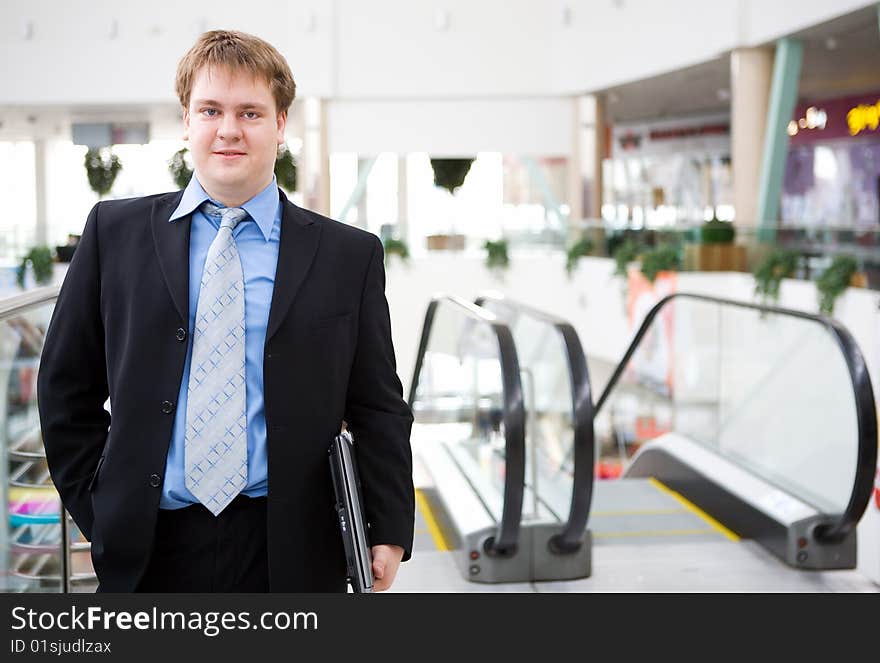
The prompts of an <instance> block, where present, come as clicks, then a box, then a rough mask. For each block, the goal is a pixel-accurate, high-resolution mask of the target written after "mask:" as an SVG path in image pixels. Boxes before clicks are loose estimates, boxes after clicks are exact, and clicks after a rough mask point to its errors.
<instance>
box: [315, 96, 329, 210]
mask: <svg viewBox="0 0 880 663" xmlns="http://www.w3.org/2000/svg"><path fill="white" fill-rule="evenodd" d="M320 111H321V112H320V129H319V134H318V136H319V141H320V162H319V163H320V168H319V170H318V209H317V210H316V211H317V212H318V213H320V214H323V215H324V216H330V140H329V132H328V131H327V101H326V100H325V99H321V100H320Z"/></svg>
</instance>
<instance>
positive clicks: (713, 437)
mask: <svg viewBox="0 0 880 663" xmlns="http://www.w3.org/2000/svg"><path fill="white" fill-rule="evenodd" d="M596 416H597V422H596V427H597V431H601V432H602V433H601V434H600V438H601V441H600V449H601V450H602V453H605V454H610V455H613V454H614V453H616V450H618V449H625V450H626V453H627V455H631V454H632V452H634V451H635V450H636V449H637V448H638V447H639V446H640V445H641V444H642V443H644V442H646V441H647V440H649V439H652V438H654V437H657V436H659V435H662V434H663V433H665V432H675V433H679V434H683V435H686V436H687V437H688V438H690V439H691V440H693V441H695V442H697V443H699V444H701V445H703V446H705V447H706V448H708V449H710V450H711V451H713V452H715V453H717V454H720V455H722V456H723V457H725V458H726V459H728V460H729V461H732V462H734V463H735V464H737V465H738V466H740V467H742V468H744V469H746V470H747V471H748V472H750V473H751V474H753V475H756V476H758V477H760V478H762V479H764V480H765V481H766V482H768V483H769V484H771V485H773V486H775V487H777V488H779V489H781V490H782V491H784V492H786V493H787V494H789V495H792V496H794V497H797V498H799V499H800V500H801V501H802V502H804V503H806V504H809V505H811V506H813V507H814V508H815V509H816V510H818V511H819V512H820V513H822V514H824V515H826V516H828V517H829V518H828V520H827V521H826V522H827V523H828V524H827V525H826V526H825V527H824V528H823V531H822V533H821V534H822V535H823V536H824V537H827V540H833V539H835V538H839V537H841V536H843V535H845V534H848V533H849V532H850V531H851V530H852V529H853V528H854V527H855V524H856V523H857V522H858V520H859V518H860V517H861V515H862V513H863V512H864V509H865V507H866V506H867V504H868V500H869V498H870V494H871V489H872V485H873V476H874V471H875V466H876V459H877V421H876V411H875V404H874V397H873V392H872V389H871V382H870V378H869V376H868V371H867V367H866V365H865V361H864V357H863V356H862V354H861V352H860V351H859V349H858V346H857V345H856V343H855V342H854V340H853V339H852V337H851V335H850V334H849V332H848V331H847V330H846V329H845V328H843V327H842V326H841V325H839V324H838V323H836V322H834V321H832V320H829V319H827V318H824V317H821V316H815V315H809V314H805V313H801V312H797V311H790V310H785V309H780V308H773V307H760V306H755V305H751V304H745V303H742V302H735V301H728V300H721V299H715V298H711V297H703V296H698V295H688V294H678V295H671V296H669V297H666V298H664V299H662V300H661V301H660V302H659V303H658V304H656V305H655V306H654V307H653V308H652V309H651V311H650V312H649V313H648V315H647V316H646V318H645V320H644V322H643V323H642V326H641V327H640V329H639V330H638V332H637V334H636V337H635V339H634V340H633V342H632V344H631V345H630V348H629V350H628V351H627V353H626V355H625V357H624V359H623V361H621V362H620V364H619V365H618V366H617V368H616V369H615V372H614V374H613V375H612V377H611V379H610V381H609V383H608V386H607V387H606V388H605V390H604V391H603V393H602V395H601V396H600V398H599V400H598V401H597V403H596ZM624 462H626V461H625V460H624Z"/></svg>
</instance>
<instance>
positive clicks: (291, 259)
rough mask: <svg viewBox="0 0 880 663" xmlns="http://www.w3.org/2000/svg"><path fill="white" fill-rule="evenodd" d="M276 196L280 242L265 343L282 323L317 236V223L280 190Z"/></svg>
mask: <svg viewBox="0 0 880 663" xmlns="http://www.w3.org/2000/svg"><path fill="white" fill-rule="evenodd" d="M279 193H280V194H281V204H282V205H283V211H282V215H281V240H280V246H279V249H278V267H277V268H276V270H275V288H274V290H273V292H272V306H271V308H270V309H269V325H268V328H267V330H266V340H267V341H268V340H269V339H270V338H272V336H273V335H274V334H275V332H277V331H278V328H279V327H280V326H281V323H282V322H284V318H285V317H286V316H287V312H288V310H289V309H290V305H291V304H292V303H293V300H294V299H295V298H296V293H297V292H298V291H299V288H300V286H301V285H302V283H303V281H304V280H305V278H306V274H308V271H309V267H311V265H312V261H313V260H314V259H315V254H316V253H317V250H318V241H319V239H320V237H321V224H320V223H316V222H315V220H314V219H312V218H310V217H309V216H307V215H305V214H303V212H302V211H301V210H300V209H299V208H298V207H297V206H296V205H294V204H293V203H291V202H290V201H288V200H287V196H285V195H284V192H282V191H281V190H280V189H279Z"/></svg>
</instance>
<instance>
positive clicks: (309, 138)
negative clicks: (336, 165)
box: [303, 98, 330, 216]
mask: <svg viewBox="0 0 880 663" xmlns="http://www.w3.org/2000/svg"><path fill="white" fill-rule="evenodd" d="M304 110H305V113H304V114H305V130H304V135H303V154H304V159H303V160H304V162H305V163H304V166H305V167H304V169H303V170H305V172H304V173H303V175H304V177H305V181H304V182H303V204H304V205H305V207H307V208H308V209H311V210H314V211H315V212H318V213H319V214H323V215H325V216H329V215H330V154H329V152H328V141H327V102H326V101H325V100H323V99H316V98H311V99H306V100H305V108H304Z"/></svg>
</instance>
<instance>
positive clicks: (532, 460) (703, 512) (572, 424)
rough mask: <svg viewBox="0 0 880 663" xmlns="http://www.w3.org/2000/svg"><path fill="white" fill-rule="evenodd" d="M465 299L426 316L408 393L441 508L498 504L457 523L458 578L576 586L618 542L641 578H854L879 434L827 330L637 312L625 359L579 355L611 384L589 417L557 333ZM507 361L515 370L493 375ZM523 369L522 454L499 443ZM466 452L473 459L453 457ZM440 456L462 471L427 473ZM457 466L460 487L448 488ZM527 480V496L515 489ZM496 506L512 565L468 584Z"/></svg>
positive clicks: (779, 316)
mask: <svg viewBox="0 0 880 663" xmlns="http://www.w3.org/2000/svg"><path fill="white" fill-rule="evenodd" d="M451 301H453V300H452V299H451V298H447V300H446V301H445V304H444V305H445V306H450V305H451V304H450V303H449V302H451ZM477 303H478V304H479V306H477V307H475V308H469V311H468V316H470V317H471V318H472V320H470V321H464V320H460V321H459V324H451V323H450V322H449V321H448V320H449V316H444V318H445V319H446V322H443V323H441V324H440V325H437V326H436V327H434V326H433V324H432V323H434V322H436V319H432V315H431V314H430V310H431V309H430V308H429V315H428V316H426V322H425V327H424V329H423V336H422V345H421V347H420V352H419V359H418V362H417V368H416V372H415V375H414V379H413V382H412V385H413V386H412V392H411V394H410V403H411V405H412V406H413V409H414V414H415V426H414V429H413V443H414V450H416V451H417V453H420V454H421V455H422V457H423V458H425V459H426V462H427V465H428V467H429V471H430V472H431V473H432V475H434V479H435V485H436V488H437V490H438V491H439V492H441V493H442V496H441V497H440V498H439V502H440V506H441V507H443V508H445V509H446V510H447V511H449V512H451V513H453V514H455V513H456V512H458V511H461V512H463V513H465V514H469V515H473V514H474V513H475V512H476V511H478V509H477V508H476V506H475V505H474V504H470V505H468V506H465V505H464V501H462V502H460V500H464V498H462V495H465V494H467V495H469V496H470V497H468V498H467V500H471V499H472V496H473V495H483V494H490V493H491V495H492V497H491V498H485V497H483V498H480V497H478V498H476V502H482V503H483V508H484V510H485V512H486V513H488V514H490V515H489V517H488V522H487V523H483V524H482V525H483V529H479V528H471V529H468V528H467V527H465V530H464V531H465V532H466V534H465V536H464V537H461V536H458V538H457V541H456V542H455V545H454V546H453V548H454V552H453V555H454V556H455V557H456V559H457V560H458V562H459V563H458V566H459V568H460V569H461V570H462V572H463V573H464V575H465V577H467V578H468V579H469V580H474V581H481V582H514V581H530V580H558V579H564V578H569V579H573V578H583V577H586V576H589V575H590V574H591V572H592V568H591V557H592V555H591V553H590V548H591V547H593V546H599V548H597V550H602V547H603V546H612V547H613V550H614V551H615V552H614V555H615V557H617V558H619V559H627V560H630V563H631V564H637V565H640V566H642V567H644V565H645V564H651V563H652V560H650V559H644V558H641V559H639V561H638V562H636V561H635V560H636V559H638V557H639V553H641V552H644V551H649V553H648V554H650V555H654V556H655V557H657V558H660V557H663V558H667V559H673V558H679V559H682V560H684V559H689V560H692V561H694V562H695V564H694V565H695V566H696V567H699V566H700V564H701V563H703V562H706V561H709V562H710V563H712V562H713V561H714V560H715V559H717V558H719V556H720V557H723V558H724V559H726V560H736V559H738V560H747V559H748V558H749V557H755V556H756V555H757V556H759V557H760V556H762V555H764V554H765V552H764V551H769V553H771V554H772V556H774V557H776V558H778V559H780V560H782V561H783V562H785V563H786V564H787V565H789V566H791V567H792V568H795V569H814V570H832V569H852V568H854V567H855V565H856V546H855V526H856V523H857V522H858V521H859V519H860V518H861V515H862V513H863V512H864V510H865V508H866V505H867V503H868V499H869V497H870V494H871V489H872V484H873V475H874V468H875V466H876V458H877V456H876V454H877V427H876V413H875V406H874V399H873V393H872V390H871V384H870V379H869V377H868V373H867V369H866V366H865V363H864V358H863V357H862V355H861V353H860V351H859V349H858V347H857V346H856V344H855V342H854V341H853V339H852V337H851V336H850V335H849V333H848V332H847V331H846V330H845V329H844V328H843V327H841V326H840V325H839V324H837V323H836V322H834V321H831V320H829V319H827V318H824V317H821V316H815V315H810V314H805V313H801V312H797V311H790V310H784V309H779V308H774V307H766V306H756V305H751V304H745V303H742V302H735V301H729V300H722V299H717V298H712V297H704V296H697V295H687V294H678V295H672V296H670V297H667V298H665V299H663V300H662V301H660V302H659V303H658V304H657V305H656V306H655V307H654V308H653V309H652V310H651V311H650V312H649V313H648V315H647V316H646V318H645V320H644V322H643V323H642V326H641V328H640V329H639V330H638V332H637V333H636V335H635V337H634V338H633V340H632V342H631V344H630V346H629V348H628V350H627V351H626V353H625V355H624V357H623V359H622V360H621V361H620V362H619V363H617V364H610V366H608V365H606V366H602V365H601V364H602V362H598V361H596V360H595V359H593V358H589V359H588V360H587V362H586V364H587V365H589V367H590V374H592V375H593V376H594V380H596V377H597V376H598V380H597V383H599V384H603V385H604V389H603V391H602V393H601V395H600V396H599V398H598V400H596V404H595V408H594V407H593V406H592V398H591V397H590V381H589V378H588V377H587V376H588V371H587V365H584V357H583V353H582V351H581V350H580V343H579V342H578V340H577V334H575V333H574V330H573V329H571V327H570V325H566V324H565V323H564V322H563V321H561V320H558V319H556V318H554V317H553V316H549V315H547V314H545V313H542V312H540V311H537V310H535V309H533V308H530V307H527V306H523V305H522V304H519V303H517V302H515V301H512V300H509V299H505V298H500V297H492V296H484V297H481V298H479V299H478V300H477ZM440 305H441V304H439V303H438V302H436V301H435V302H433V303H432V305H431V306H432V307H437V306H440ZM455 305H457V306H459V307H461V308H465V307H469V305H467V304H465V303H462V302H460V301H458V302H456V304H455ZM435 310H436V308H435ZM477 319H480V320H482V322H481V323H480V324H477V323H476V322H474V321H476V320H477ZM481 325H485V326H486V327H485V328H486V329H490V328H498V327H499V326H500V327H503V328H505V329H506V331H505V332H504V334H505V336H509V338H510V339H512V340H513V341H514V343H513V347H512V348H510V347H507V348H506V349H505V350H504V352H499V347H500V345H501V344H500V341H499V340H498V338H499V337H493V335H492V334H490V333H488V332H486V333H484V334H482V335H481V334H479V333H477V332H476V329H477V328H478V327H479V326H481ZM432 339H434V340H433V341H432ZM508 345H509V344H508ZM504 353H506V354H508V355H511V356H515V357H516V360H515V361H508V365H507V366H506V367H504V368H502V367H501V364H503V363H504V362H503V361H502V360H501V359H500V358H499V354H504ZM428 364H430V365H431V369H430V371H429V372H428V373H425V370H424V369H425V366H426V365H428ZM594 367H596V368H597V370H595V371H594V370H593V368H594ZM517 368H518V372H519V385H518V388H519V392H517V393H518V397H517V398H516V399H514V400H515V401H517V402H518V401H522V417H523V420H524V426H523V429H522V433H521V435H522V439H523V445H522V448H521V451H520V448H519V447H517V452H516V455H513V456H511V455H507V453H508V452H509V451H510V447H509V446H508V445H507V444H503V443H499V441H500V440H501V439H503V436H504V435H505V434H506V433H507V430H506V429H505V427H504V426H503V425H501V426H499V425H498V424H499V422H501V421H502V419H503V418H502V417H501V416H500V412H502V411H507V410H508V409H509V408H510V407H512V404H511V403H510V402H508V401H506V400H505V392H504V389H502V388H501V387H500V385H501V383H502V382H503V380H502V379H501V378H500V375H501V374H502V373H504V372H505V371H507V372H511V371H514V370H515V369H517ZM603 369H604V373H605V375H604V376H603V375H602V374H603ZM493 375H494V377H492V376H493ZM506 382H507V383H510V384H516V379H515V378H514V377H513V376H508V378H507V379H506ZM441 383H442V384H445V388H446V389H445V391H444V390H442V389H438V388H437V385H439V384H441ZM443 394H445V397H447V398H449V399H451V400H447V401H446V404H447V406H448V410H447V412H446V420H447V421H448V422H450V423H451V422H453V421H455V422H457V423H458V424H462V423H463V422H465V421H470V420H473V422H475V423H473V424H471V423H464V424H463V425H464V428H463V429H462V430H461V431H460V436H458V437H456V436H454V435H452V434H451V431H452V429H451V428H449V429H446V430H441V429H440V427H438V426H436V425H435V424H434V423H432V422H431V419H432V418H433V421H434V422H436V421H438V419H437V413H436V409H437V408H436V405H437V404H439V403H440V401H441V400H442V398H443ZM517 407H518V403H517ZM594 429H595V438H594ZM429 431H430V432H429ZM493 432H494V435H495V437H493ZM498 434H501V437H497V435H498ZM519 435H520V433H519V429H517V436H519ZM493 439H494V440H496V441H495V442H494V443H493ZM453 440H457V441H453ZM461 445H470V448H471V449H472V453H471V461H469V462H468V463H466V462H464V461H462V460H461V459H460V456H462V455H463V454H462V452H461V449H460V448H459V449H458V450H456V446H459V447H460V446H461ZM520 455H523V456H524V458H522V459H520ZM444 456H446V457H449V458H458V460H453V461H452V462H451V463H447V467H446V470H447V471H446V472H436V473H435V469H434V468H435V467H436V466H437V465H439V464H441V463H440V460H439V459H442V458H443V457H444ZM520 460H522V464H523V466H522V468H520V467H519V462H520ZM513 461H516V462H517V466H516V468H514V467H513V466H512V462H513ZM615 464H616V465H617V467H618V470H619V475H618V478H614V479H607V480H594V468H598V467H604V468H608V467H613V466H614V465H615ZM456 471H458V474H459V475H460V476H459V477H458V478H455V479H452V478H448V477H450V476H454V475H455V474H456ZM595 474H601V473H600V472H596V473H595ZM520 475H521V476H522V482H521V483H519V487H520V488H521V490H522V497H521V498H520V496H519V495H517V494H516V492H515V490H514V488H515V486H514V485H511V482H510V481H509V479H510V478H511V477H514V476H520ZM462 477H464V478H462ZM505 478H506V479H508V481H507V482H504V481H503V479H505ZM493 481H494V483H493ZM446 482H448V483H446ZM502 488H503V489H502ZM504 495H514V496H515V498H514V499H515V500H516V501H515V504H516V505H517V507H519V508H520V509H521V516H522V518H521V528H520V532H519V541H518V542H517V545H514V546H512V547H510V548H508V555H509V557H508V559H512V558H516V557H517V556H521V557H522V558H523V559H522V560H521V561H520V562H519V563H518V564H509V565H508V567H506V568H507V569H508V571H509V573H495V572H486V568H487V567H486V566H482V567H481V568H479V569H478V570H476V572H475V569H474V567H475V564H473V562H474V561H475V560H477V561H479V560H480V559H483V558H484V556H483V555H482V550H481V548H480V546H481V544H482V543H484V542H485V540H486V539H487V537H491V536H492V531H493V530H492V525H491V523H497V522H498V514H500V513H501V511H503V509H504V507H506V506H507V504H506V502H505V499H504ZM587 512H588V513H589V523H587V522H586V519H585V517H583V515H582V514H586V513H587ZM511 513H512V512H511ZM491 514H494V516H493V515H491ZM459 521H460V518H459V517H458V516H455V515H453V517H451V518H450V519H449V523H448V524H449V525H450V528H451V529H452V530H453V531H459V532H460V531H461V530H460V529H459V528H458V527H457V524H458V523H459ZM536 525H537V526H536ZM538 532H540V534H536V533H538ZM551 532H552V533H551ZM453 538H456V537H453ZM560 543H562V545H560ZM632 544H637V545H635V546H633V545H632ZM736 544H738V545H736ZM566 546H568V548H567V547H566ZM627 546H629V547H628V548H627ZM729 546H734V547H733V548H731V547H729ZM572 550H574V551H576V553H575V555H574V557H571V556H569V557H566V554H565V553H566V552H568V553H569V555H571V551H572ZM626 550H632V551H634V552H635V554H636V557H635V558H632V559H631V558H630V557H629V556H628V554H627V553H626ZM725 551H726V552H725ZM574 559H577V560H578V562H577V563H572V562H573V560H574ZM731 563H733V564H734V566H735V565H736V563H735V562H731ZM490 568H491V564H490ZM513 569H515V571H514V570H513ZM597 572H598V573H600V574H601V573H602V569H601V568H599V570H598V571H597Z"/></svg>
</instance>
